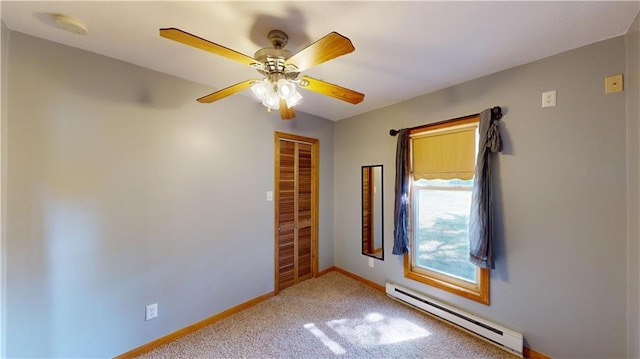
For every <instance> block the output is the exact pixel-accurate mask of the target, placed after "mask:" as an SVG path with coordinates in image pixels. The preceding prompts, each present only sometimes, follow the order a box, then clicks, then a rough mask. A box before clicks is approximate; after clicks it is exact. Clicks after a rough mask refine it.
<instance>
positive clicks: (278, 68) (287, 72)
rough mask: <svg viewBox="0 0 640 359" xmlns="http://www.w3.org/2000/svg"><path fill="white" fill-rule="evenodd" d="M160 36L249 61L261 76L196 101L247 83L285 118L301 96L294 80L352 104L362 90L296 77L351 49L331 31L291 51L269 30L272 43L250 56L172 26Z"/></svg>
mask: <svg viewBox="0 0 640 359" xmlns="http://www.w3.org/2000/svg"><path fill="white" fill-rule="evenodd" d="M160 36H162V37H165V38H168V39H171V40H174V41H177V42H180V43H183V44H185V45H189V46H193V47H196V48H199V49H201V50H205V51H209V52H211V53H213V54H216V55H220V56H224V57H227V58H229V59H231V60H235V61H238V62H241V63H243V64H246V65H249V66H251V67H252V68H254V69H255V70H257V71H258V72H259V73H260V74H261V75H262V76H264V77H263V78H262V79H261V80H247V81H243V82H240V83H238V84H235V85H232V86H229V87H227V88H224V89H222V90H220V91H216V92H214V93H211V94H209V95H206V96H203V97H201V98H199V99H198V102H202V103H210V102H214V101H217V100H219V99H222V98H224V97H227V96H229V95H232V94H234V93H236V92H240V91H242V90H244V89H246V88H247V87H250V88H251V92H253V94H254V95H255V96H256V97H257V98H258V99H259V100H260V101H262V104H263V105H264V106H265V107H266V108H267V110H268V111H271V110H280V115H281V117H282V119H283V120H288V119H291V118H293V117H295V111H294V110H293V107H294V106H295V105H296V104H298V103H299V101H300V100H301V99H302V95H301V94H300V93H299V92H298V90H297V88H296V84H299V85H300V87H301V88H304V89H306V90H309V91H314V92H317V93H320V94H323V95H327V96H331V97H333V98H337V99H339V100H342V101H345V102H349V103H352V104H357V103H360V102H362V100H363V99H364V94H362V93H359V92H356V91H353V90H350V89H347V88H344V87H341V86H338V85H334V84H331V83H328V82H324V81H321V80H317V79H314V78H311V77H308V76H302V78H300V79H299V76H300V73H301V72H302V71H304V70H306V69H308V68H310V67H312V66H315V65H319V64H321V63H323V62H326V61H329V60H331V59H334V58H336V57H339V56H342V55H346V54H348V53H350V52H352V51H354V50H355V48H354V47H353V44H351V41H350V40H349V39H348V38H346V37H344V36H342V35H340V34H338V33H337V32H331V33H329V34H328V35H326V36H324V37H322V38H321V39H320V40H318V41H316V42H314V43H312V44H311V45H309V46H307V47H306V48H304V49H302V50H301V51H299V52H298V53H296V54H292V53H291V51H288V50H285V49H284V46H285V45H286V44H287V41H288V39H289V37H288V36H287V34H285V33H284V32H282V31H280V30H272V31H270V32H269V35H268V38H269V40H270V41H271V44H272V45H273V47H266V48H263V49H260V50H258V51H257V52H256V53H255V55H254V57H250V56H247V55H244V54H242V53H239V52H237V51H234V50H231V49H229V48H226V47H224V46H222V45H218V44H216V43H214V42H211V41H208V40H206V39H203V38H201V37H198V36H195V35H192V34H189V33H187V32H185V31H182V30H179V29H176V28H166V29H160Z"/></svg>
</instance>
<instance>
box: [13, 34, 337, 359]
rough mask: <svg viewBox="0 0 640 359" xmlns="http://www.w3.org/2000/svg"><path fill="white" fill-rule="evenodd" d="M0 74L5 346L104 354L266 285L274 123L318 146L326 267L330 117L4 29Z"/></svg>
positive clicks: (17, 353)
mask: <svg viewBox="0 0 640 359" xmlns="http://www.w3.org/2000/svg"><path fill="white" fill-rule="evenodd" d="M4 40H5V39H4V38H3V43H4ZM3 46H4V44H3ZM8 71H9V82H8V89H9V93H8V158H7V166H8V198H7V209H8V214H7V215H8V218H7V221H8V228H7V231H8V232H7V250H8V251H7V252H8V263H7V285H8V290H9V293H8V298H7V303H6V305H7V309H8V318H7V323H8V338H7V341H8V352H7V354H8V356H10V357H110V356H114V355H118V354H121V353H123V352H126V351H128V350H131V349H133V348H135V347H137V346H140V345H142V344H145V343H147V342H149V341H151V340H153V339H156V338H158V337H160V336H162V335H165V334H168V333H171V332H174V331H176V330H178V329H180V328H182V327H184V326H187V325H189V324H192V323H194V322H196V321H199V320H201V319H204V318H207V317H209V316H211V315H213V314H216V313H218V312H221V311H223V310H225V309H227V308H229V307H232V306H235V305H237V304H240V303H242V302H245V301H247V300H250V299H253V298H255V297H257V296H260V295H262V294H265V293H268V292H271V291H273V289H274V288H273V285H274V274H273V273H274V237H273V221H274V213H273V202H267V201H266V191H268V190H273V181H274V173H273V163H274V162H273V146H274V134H273V132H274V131H283V132H288V133H295V134H299V135H303V136H309V137H314V138H318V139H319V140H320V213H319V216H320V228H319V236H320V237H319V246H320V251H319V268H320V269H324V268H326V267H329V266H331V265H333V252H334V249H333V217H332V211H333V198H332V194H333V123H332V122H330V121H327V120H325V119H322V118H318V117H314V116H310V115H305V114H303V113H298V116H297V117H296V119H295V120H293V121H288V122H285V121H282V120H280V118H279V115H278V114H276V113H272V114H267V113H266V111H265V110H264V107H262V106H261V105H260V104H259V103H257V102H256V101H253V100H252V99H249V98H246V97H244V96H240V95H236V96H232V97H229V98H226V99H224V100H222V101H223V102H220V103H216V104H210V105H202V104H198V103H197V102H195V100H194V99H195V98H197V97H199V96H202V95H203V94H206V93H208V92H211V91H212V90H211V89H209V88H206V87H204V86H201V85H197V84H194V83H191V82H187V81H184V80H181V79H177V78H174V77H170V76H166V75H163V74H160V73H157V72H154V71H151V70H147V69H143V68H140V67H137V66H134V65H131V64H127V63H124V62H120V61H117V60H114V59H111V58H107V57H103V56H99V55H96V54H92V53H88V52H85V51H81V50H78V49H74V48H70V47H66V46H61V45H58V44H55V43H52V42H48V41H45V40H40V39H36V38H33V37H29V36H27V35H24V34H21V33H17V32H12V33H11V41H10V44H9V69H8ZM3 81H5V80H4V77H3ZM3 85H4V84H3ZM3 96H4V92H3ZM3 100H4V97H3ZM3 104H4V101H3ZM156 302H157V303H159V317H158V318H157V319H154V320H152V321H149V322H145V321H144V308H145V305H147V304H150V303H156Z"/></svg>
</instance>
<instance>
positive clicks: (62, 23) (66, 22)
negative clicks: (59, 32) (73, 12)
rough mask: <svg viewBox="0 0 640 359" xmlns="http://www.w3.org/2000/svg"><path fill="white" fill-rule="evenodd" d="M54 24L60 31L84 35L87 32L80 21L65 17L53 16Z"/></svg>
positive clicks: (85, 26)
mask: <svg viewBox="0 0 640 359" xmlns="http://www.w3.org/2000/svg"><path fill="white" fill-rule="evenodd" d="M55 20H56V24H58V26H59V27H60V28H61V29H64V30H67V31H69V32H73V33H74V34H80V35H86V34H87V33H88V32H89V30H88V29H87V25H85V24H84V23H83V22H82V21H80V20H78V19H76V18H73V17H71V16H67V15H55Z"/></svg>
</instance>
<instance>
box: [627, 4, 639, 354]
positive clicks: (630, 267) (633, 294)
mask: <svg viewBox="0 0 640 359" xmlns="http://www.w3.org/2000/svg"><path fill="white" fill-rule="evenodd" d="M625 40H626V47H627V71H626V73H625V80H626V81H625V82H626V84H625V87H626V89H625V91H626V93H627V161H628V169H629V171H628V173H627V186H628V191H629V194H628V206H629V207H628V211H629V213H628V217H627V218H628V231H629V233H628V237H629V243H628V249H627V273H628V279H627V281H628V289H627V293H628V300H627V310H628V315H627V318H628V323H627V324H628V331H627V341H628V342H627V357H628V358H640V265H639V262H640V14H639V15H638V16H636V19H635V21H634V22H633V24H632V25H631V28H630V29H629V31H628V32H627V35H626V37H625Z"/></svg>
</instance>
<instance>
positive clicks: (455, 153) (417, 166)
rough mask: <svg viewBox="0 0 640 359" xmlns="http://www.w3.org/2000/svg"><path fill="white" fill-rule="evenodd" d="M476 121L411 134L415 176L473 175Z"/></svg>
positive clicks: (443, 177)
mask: <svg viewBox="0 0 640 359" xmlns="http://www.w3.org/2000/svg"><path fill="white" fill-rule="evenodd" d="M476 128H477V124H473V125H472V126H464V127H462V128H455V129H447V130H443V131H433V132H425V133H420V134H416V135H413V136H412V138H411V146H412V163H411V170H412V173H413V179H414V180H416V181H417V180H420V179H425V180H432V179H445V180H448V179H454V178H459V179H462V180H469V179H472V178H473V173H474V170H475V157H476Z"/></svg>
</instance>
